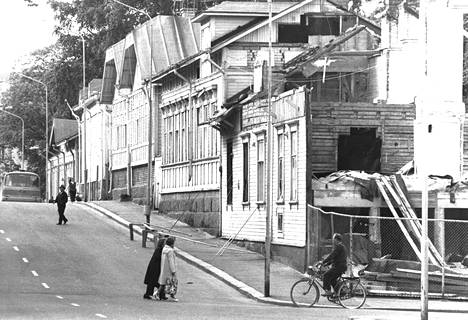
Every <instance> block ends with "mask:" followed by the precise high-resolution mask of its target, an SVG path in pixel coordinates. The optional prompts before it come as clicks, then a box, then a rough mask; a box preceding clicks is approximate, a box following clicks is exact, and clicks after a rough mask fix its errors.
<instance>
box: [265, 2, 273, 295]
mask: <svg viewBox="0 0 468 320" xmlns="http://www.w3.org/2000/svg"><path fill="white" fill-rule="evenodd" d="M271 6H272V4H271V0H268V124H267V126H268V128H267V143H268V147H267V166H266V169H267V175H266V179H267V183H266V192H267V198H266V200H267V201H266V221H265V283H264V285H265V286H264V295H265V297H269V296H270V265H271V233H272V232H271V211H272V203H271V202H272V201H271V200H272V196H271V193H272V192H271V190H272V188H271V168H272V167H273V166H272V165H271V164H272V159H271V158H272V156H271V150H272V148H271V145H272V139H273V136H272V134H271V131H272V130H271V80H272V79H271V77H272V70H271V65H272V44H271V32H272V26H271V18H272V8H271Z"/></svg>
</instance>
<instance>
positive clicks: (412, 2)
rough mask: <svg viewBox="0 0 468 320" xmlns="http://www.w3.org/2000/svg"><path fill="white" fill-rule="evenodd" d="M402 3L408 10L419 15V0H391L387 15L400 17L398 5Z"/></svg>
mask: <svg viewBox="0 0 468 320" xmlns="http://www.w3.org/2000/svg"><path fill="white" fill-rule="evenodd" d="M401 4H403V8H404V9H405V11H406V12H408V13H410V14H412V15H413V16H415V17H419V0H389V4H388V12H387V15H388V16H390V17H392V18H395V19H396V17H398V7H399V6H400V5H401Z"/></svg>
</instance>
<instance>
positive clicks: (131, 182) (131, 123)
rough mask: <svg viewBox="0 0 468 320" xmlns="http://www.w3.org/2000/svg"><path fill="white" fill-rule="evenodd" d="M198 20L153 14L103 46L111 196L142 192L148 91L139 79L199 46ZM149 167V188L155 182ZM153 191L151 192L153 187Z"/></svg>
mask: <svg viewBox="0 0 468 320" xmlns="http://www.w3.org/2000/svg"><path fill="white" fill-rule="evenodd" d="M198 34H199V28H198V24H192V23H191V22H190V19H188V18H186V17H179V16H163V15H160V16H157V17H155V18H153V19H151V20H150V21H147V22H145V23H144V24H142V25H140V26H138V27H137V28H135V29H134V30H133V31H132V32H130V33H129V34H128V35H127V36H126V37H125V39H122V40H121V41H119V42H118V43H116V44H114V45H113V46H111V47H110V48H108V49H107V51H106V58H105V65H104V75H103V82H102V94H101V99H100V100H101V103H104V104H109V105H111V108H110V109H111V112H112V113H111V134H110V140H111V143H110V171H111V175H110V181H111V183H110V189H111V193H112V197H113V198H119V196H120V195H121V194H127V195H129V196H132V197H133V198H134V199H138V198H145V194H146V184H147V174H148V166H147V164H148V126H149V121H148V114H149V108H148V92H147V90H148V89H147V87H146V86H145V85H144V83H143V82H144V81H145V80H148V79H149V78H150V76H153V77H154V75H156V74H158V73H160V72H162V71H163V70H166V69H167V68H169V67H170V66H171V65H174V64H176V63H178V62H179V61H180V60H182V59H185V58H187V57H189V56H192V55H194V54H195V53H197V52H198V47H199V44H198V41H199V35H198ZM150 90H153V93H152V97H153V100H152V106H151V107H152V108H153V113H152V114H153V115H154V119H153V135H152V136H153V137H154V139H153V147H152V151H153V152H152V157H151V158H152V159H155V158H156V159H155V160H154V161H155V164H156V165H157V164H158V163H160V160H159V159H160V156H161V148H160V144H161V142H160V139H161V137H160V130H161V128H160V123H161V121H160V113H159V108H158V99H159V97H158V94H157V92H156V89H155V86H151V89H150ZM159 170H160V169H158V168H157V167H156V168H155V169H154V172H155V173H154V174H155V180H154V181H155V183H154V190H155V191H156V190H157V187H158V186H159V185H160V182H161V181H160V180H159V179H160V174H159V173H158V171H159ZM155 193H156V192H155Z"/></svg>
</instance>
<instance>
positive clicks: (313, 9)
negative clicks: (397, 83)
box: [239, 0, 371, 50]
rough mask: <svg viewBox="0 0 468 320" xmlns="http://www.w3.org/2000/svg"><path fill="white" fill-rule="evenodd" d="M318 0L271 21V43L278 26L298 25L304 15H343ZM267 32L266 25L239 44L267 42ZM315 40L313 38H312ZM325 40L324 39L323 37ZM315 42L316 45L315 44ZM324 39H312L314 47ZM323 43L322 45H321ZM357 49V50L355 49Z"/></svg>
mask: <svg viewBox="0 0 468 320" xmlns="http://www.w3.org/2000/svg"><path fill="white" fill-rule="evenodd" d="M320 2H321V1H320V0H317V1H316V3H311V4H308V5H306V6H304V7H302V8H300V9H298V10H296V11H294V12H291V13H290V14H288V15H286V16H284V17H282V18H281V19H279V20H276V21H273V23H272V29H273V30H272V39H273V42H277V39H278V24H299V23H300V19H301V15H303V14H306V13H321V12H323V13H327V14H330V13H336V14H343V11H342V10H339V9H337V8H336V7H335V6H333V5H330V4H329V3H326V2H323V3H322V5H321V4H320ZM268 36H269V30H268V25H266V26H264V27H261V28H260V29H258V30H256V31H254V32H252V33H250V34H248V35H246V36H245V37H243V38H241V39H239V41H240V42H244V41H245V42H268ZM314 38H315V37H314ZM325 38H326V37H325ZM366 38H367V40H366V41H368V40H370V39H371V38H370V37H366ZM316 41H317V43H315V42H316ZM325 41H326V40H324V39H321V37H317V38H316V39H313V43H315V45H323V44H325ZM322 42H323V43H322ZM367 48H368V44H367V43H366V44H365V46H364V48H359V49H362V50H366V49H367ZM356 49H357V48H356Z"/></svg>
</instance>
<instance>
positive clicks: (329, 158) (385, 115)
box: [310, 103, 415, 173]
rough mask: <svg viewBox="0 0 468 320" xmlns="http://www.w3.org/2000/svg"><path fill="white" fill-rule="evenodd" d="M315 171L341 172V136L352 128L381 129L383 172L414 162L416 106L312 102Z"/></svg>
mask: <svg viewBox="0 0 468 320" xmlns="http://www.w3.org/2000/svg"><path fill="white" fill-rule="evenodd" d="M310 108H311V117H312V129H311V134H312V145H311V146H310V147H311V152H312V162H313V163H312V170H313V171H316V172H327V171H335V170H337V152H338V150H337V148H338V136H339V135H341V134H349V133H350V128H351V127H371V128H372V127H373V128H377V135H378V136H380V137H381V138H382V149H381V150H382V151H381V154H382V156H381V172H383V173H392V172H395V171H397V170H398V169H400V168H401V167H402V166H403V165H404V164H406V163H407V162H409V161H411V160H413V147H414V146H413V136H414V133H413V121H414V119H415V108H414V105H390V104H388V105H387V104H365V103H342V104H340V103H310Z"/></svg>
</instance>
